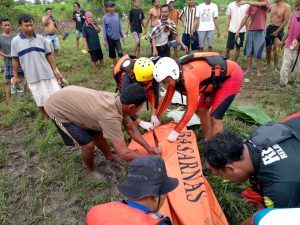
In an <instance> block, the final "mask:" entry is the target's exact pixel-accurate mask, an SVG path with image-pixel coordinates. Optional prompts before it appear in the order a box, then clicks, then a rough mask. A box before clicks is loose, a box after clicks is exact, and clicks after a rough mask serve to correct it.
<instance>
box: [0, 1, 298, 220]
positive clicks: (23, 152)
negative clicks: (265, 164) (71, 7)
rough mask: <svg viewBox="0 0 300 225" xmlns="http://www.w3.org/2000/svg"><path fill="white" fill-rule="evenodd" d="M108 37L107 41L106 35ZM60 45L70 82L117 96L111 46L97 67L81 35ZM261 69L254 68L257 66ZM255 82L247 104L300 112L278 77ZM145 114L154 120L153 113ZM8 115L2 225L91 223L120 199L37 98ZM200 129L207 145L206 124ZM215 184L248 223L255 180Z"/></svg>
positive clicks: (0, 145)
mask: <svg viewBox="0 0 300 225" xmlns="http://www.w3.org/2000/svg"><path fill="white" fill-rule="evenodd" d="M22 7H23V6H22ZM224 20H225V17H224V16H222V17H221V18H220V19H219V22H220V24H221V27H222V29H224ZM181 29H182V28H180V30H181ZM180 33H181V32H180ZM100 39H101V42H102V41H103V39H102V35H100ZM60 44H61V50H60V55H59V56H58V57H57V59H56V61H57V65H58V68H59V69H60V71H61V72H62V74H63V75H64V77H65V78H66V79H67V80H68V81H69V83H70V84H73V85H81V86H84V87H89V88H93V89H97V90H107V91H111V92H113V91H115V82H114V80H113V78H112V73H111V69H110V65H111V60H110V59H108V53H107V52H106V50H105V48H102V49H103V52H104V57H105V63H104V66H103V67H101V68H100V67H98V68H97V69H92V68H91V66H90V59H89V56H87V55H85V56H84V55H82V54H81V52H80V51H78V50H77V49H76V47H75V36H74V33H71V35H70V37H69V38H68V39H67V40H66V41H62V40H61V42H60ZM81 44H82V43H81ZM225 44H226V41H225V39H224V38H223V37H221V38H220V39H217V38H216V39H215V50H216V51H219V52H221V53H222V52H223V51H224V46H225ZM81 46H82V45H81ZM123 48H124V52H128V53H132V49H133V39H132V38H128V39H126V43H125V44H123ZM142 53H143V55H145V56H149V54H150V49H149V43H148V41H143V42H142ZM182 54H183V53H182V52H180V55H182ZM239 63H240V64H241V65H242V67H245V57H243V56H241V57H240V61H239ZM255 66H256V64H255V63H254V64H253V69H255ZM249 78H250V80H251V82H250V83H245V84H244V86H243V88H242V90H241V92H240V94H239V96H238V98H237V100H236V101H237V102H238V103H239V104H249V103H251V104H253V105H256V106H259V107H260V108H262V109H263V110H264V111H265V112H266V113H267V114H268V115H269V116H270V117H271V118H272V119H274V120H279V119H281V118H283V117H285V116H287V115H289V114H291V113H293V112H295V111H297V110H299V108H300V107H299V103H300V101H299V96H300V91H296V90H291V89H279V88H278V82H279V75H278V74H275V73H270V74H266V75H265V76H264V77H263V78H257V77H256V76H255V75H252V76H250V77H249ZM0 96H4V86H3V84H0ZM3 99H4V98H3ZM140 114H141V117H142V118H145V119H148V120H149V112H141V113H140ZM0 117H1V120H0V133H1V135H0V168H1V172H0V224H84V220H85V219H84V218H85V215H86V212H87V210H88V209H89V208H90V207H91V206H92V205H95V204H99V203H103V202H107V201H110V200H112V199H114V198H115V197H116V196H114V195H112V193H113V192H112V190H113V186H112V184H110V182H107V181H105V180H104V181H99V180H95V179H93V178H91V177H89V176H86V174H85V171H84V170H85V166H84V165H83V163H82V160H81V153H80V150H79V149H78V148H67V147H65V146H64V144H63V142H62V140H61V138H60V136H59V134H58V133H57V131H56V129H55V127H54V126H53V125H52V123H51V121H44V120H43V119H42V117H41V116H40V115H38V113H37V110H36V106H35V104H34V103H33V100H32V97H31V95H30V93H27V94H26V96H25V97H23V98H21V97H14V98H13V99H12V102H11V103H8V104H7V103H6V102H5V101H4V100H3V101H2V102H1V103H0ZM224 124H225V126H226V127H227V128H230V129H232V130H234V131H236V132H238V133H239V134H241V135H242V136H243V137H245V136H246V135H248V134H249V133H250V132H251V130H253V129H254V127H255V125H252V124H247V123H244V122H243V121H241V120H240V119H239V118H237V117H235V116H231V115H226V116H225V118H224ZM193 129H194V130H195V133H196V135H197V138H198V140H200V139H201V132H200V129H199V127H196V128H193ZM199 150H200V152H201V149H199ZM14 151H17V153H14ZM208 180H209V181H210V183H211V185H212V187H213V189H214V191H215V193H216V195H217V197H218V199H219V202H220V204H221V206H222V207H223V209H224V212H225V213H226V215H227V218H228V220H229V221H230V224H231V225H237V224H240V223H241V222H242V221H243V220H244V219H245V218H246V217H247V216H249V215H250V214H251V213H252V211H253V208H250V207H248V206H247V205H246V204H245V202H244V201H243V200H242V199H240V198H239V197H237V193H240V192H241V191H242V190H243V189H244V188H245V187H246V186H247V183H245V184H242V185H240V184H232V183H224V182H223V179H222V178H219V177H217V176H215V175H213V174H211V173H209V174H208Z"/></svg>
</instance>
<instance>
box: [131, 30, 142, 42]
mask: <svg viewBox="0 0 300 225" xmlns="http://www.w3.org/2000/svg"><path fill="white" fill-rule="evenodd" d="M131 34H132V37H133V39H134V41H135V43H136V44H139V43H141V35H140V34H139V33H137V32H132V33H131Z"/></svg>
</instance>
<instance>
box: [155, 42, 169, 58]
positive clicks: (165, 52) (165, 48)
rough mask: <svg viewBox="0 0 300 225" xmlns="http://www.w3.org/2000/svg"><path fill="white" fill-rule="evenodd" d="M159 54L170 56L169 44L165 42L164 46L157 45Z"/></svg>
mask: <svg viewBox="0 0 300 225" xmlns="http://www.w3.org/2000/svg"><path fill="white" fill-rule="evenodd" d="M156 49H157V52H158V56H160V57H170V46H169V44H165V45H162V46H156Z"/></svg>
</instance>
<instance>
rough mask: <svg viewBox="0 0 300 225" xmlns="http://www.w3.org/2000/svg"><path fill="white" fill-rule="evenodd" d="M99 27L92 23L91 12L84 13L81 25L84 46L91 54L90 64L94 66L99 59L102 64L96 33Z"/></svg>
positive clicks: (101, 54)
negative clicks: (83, 20) (83, 21)
mask: <svg viewBox="0 0 300 225" xmlns="http://www.w3.org/2000/svg"><path fill="white" fill-rule="evenodd" d="M99 32H100V28H99V27H98V26H97V24H95V23H94V20H93V15H92V13H91V12H86V13H85V23H84V25H83V27H82V37H83V43H84V48H85V49H86V50H88V51H89V53H90V55H91V61H92V66H93V67H94V68H96V63H97V62H98V61H99V63H100V65H103V53H102V49H101V45H100V39H99V35H98V33H99Z"/></svg>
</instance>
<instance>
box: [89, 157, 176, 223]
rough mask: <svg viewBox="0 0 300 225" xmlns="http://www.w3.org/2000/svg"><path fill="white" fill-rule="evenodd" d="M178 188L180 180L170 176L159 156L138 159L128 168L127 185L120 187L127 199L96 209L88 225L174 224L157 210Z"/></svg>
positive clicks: (91, 213)
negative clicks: (169, 194) (170, 193)
mask: <svg viewBox="0 0 300 225" xmlns="http://www.w3.org/2000/svg"><path fill="white" fill-rule="evenodd" d="M177 186H178V180H177V179H176V178H171V177H168V175H167V171H166V167H165V163H164V161H163V159H162V158H161V157H160V156H157V155H152V156H144V157H140V158H137V159H135V160H133V161H132V162H131V164H130V165H129V171H128V178H127V182H126V183H124V184H119V185H118V186H117V188H118V190H119V191H120V192H121V194H123V195H124V196H126V197H127V198H128V200H126V201H125V200H124V201H122V202H109V203H106V204H101V205H97V206H94V207H93V208H92V209H91V210H90V211H89V212H88V214H87V218H86V220H87V224H88V225H107V224H131V225H140V224H143V225H152V224H153V225H154V224H157V225H158V224H160V225H171V221H170V219H169V218H168V217H166V216H164V215H162V214H160V213H158V210H159V209H160V208H161V206H162V205H163V203H164V201H165V199H166V194H167V193H168V192H171V191H173V190H174V189H175V188H176V187H177ZM115 215H116V216H115Z"/></svg>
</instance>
